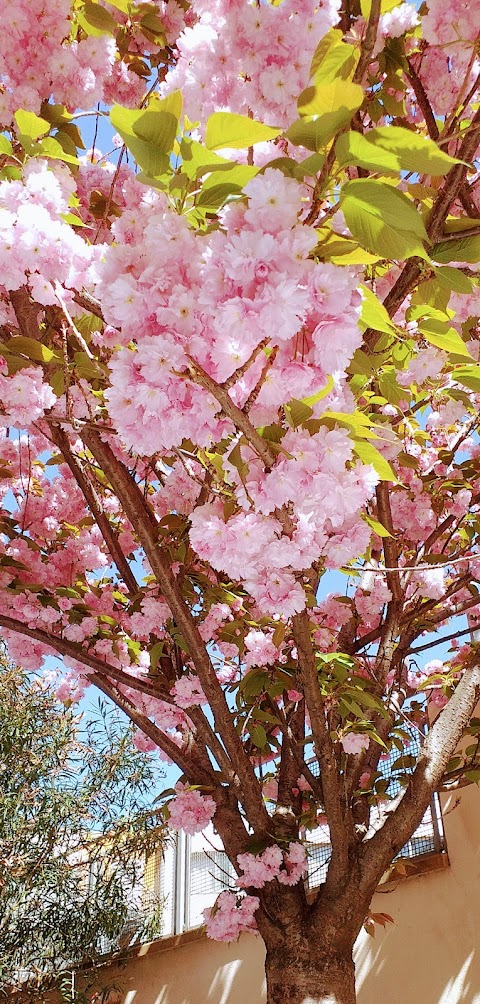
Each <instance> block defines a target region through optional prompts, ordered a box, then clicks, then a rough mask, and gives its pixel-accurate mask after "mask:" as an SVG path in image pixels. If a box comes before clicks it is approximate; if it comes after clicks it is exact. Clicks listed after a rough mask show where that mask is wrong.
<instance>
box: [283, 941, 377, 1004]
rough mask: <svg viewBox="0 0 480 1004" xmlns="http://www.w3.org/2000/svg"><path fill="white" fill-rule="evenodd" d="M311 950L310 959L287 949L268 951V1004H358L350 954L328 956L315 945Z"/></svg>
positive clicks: (302, 953) (289, 947) (305, 955)
mask: <svg viewBox="0 0 480 1004" xmlns="http://www.w3.org/2000/svg"><path fill="white" fill-rule="evenodd" d="M309 948H310V951H309V953H308V955H307V954H305V953H304V951H297V952H294V951H292V948H291V946H288V945H283V946H282V945H277V946H276V947H275V948H274V949H268V947H267V958H266V962H265V970H266V976H267V1004H286V1002H287V1001H288V1004H355V1001H356V999H357V998H356V994H355V967H354V964H353V959H352V955H351V953H347V954H344V955H341V954H335V953H334V952H332V953H328V954H326V953H325V951H324V949H323V948H322V949H321V950H320V949H319V948H318V946H316V945H315V943H312V944H311V945H310V946H309Z"/></svg>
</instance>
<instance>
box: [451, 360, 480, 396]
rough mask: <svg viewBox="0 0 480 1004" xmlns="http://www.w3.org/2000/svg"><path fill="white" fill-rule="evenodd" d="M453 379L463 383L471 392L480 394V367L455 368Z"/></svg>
mask: <svg viewBox="0 0 480 1004" xmlns="http://www.w3.org/2000/svg"><path fill="white" fill-rule="evenodd" d="M452 377H453V379H454V380H457V381H458V383H463V384H464V386H465V387H468V388H469V390H473V391H475V393H477V394H478V393H480V366H474V365H472V366H455V367H454V369H453V370H452Z"/></svg>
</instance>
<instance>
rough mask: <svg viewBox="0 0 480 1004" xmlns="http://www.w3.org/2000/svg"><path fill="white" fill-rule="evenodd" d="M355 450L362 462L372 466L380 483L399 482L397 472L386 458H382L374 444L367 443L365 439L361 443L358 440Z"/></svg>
mask: <svg viewBox="0 0 480 1004" xmlns="http://www.w3.org/2000/svg"><path fill="white" fill-rule="evenodd" d="M353 449H354V452H355V453H356V455H357V457H358V459H359V460H361V461H362V463H363V464H371V465H372V467H373V468H374V470H375V471H376V472H377V474H378V476H379V478H380V481H393V482H394V483H396V482H397V476H396V474H395V471H394V470H393V468H392V467H391V466H390V464H389V463H388V460H385V457H384V456H382V454H381V453H380V452H379V450H377V448H376V447H375V446H374V445H373V443H367V442H365V440H364V439H362V440H361V441H358V440H357V441H356V442H355V444H354V447H353Z"/></svg>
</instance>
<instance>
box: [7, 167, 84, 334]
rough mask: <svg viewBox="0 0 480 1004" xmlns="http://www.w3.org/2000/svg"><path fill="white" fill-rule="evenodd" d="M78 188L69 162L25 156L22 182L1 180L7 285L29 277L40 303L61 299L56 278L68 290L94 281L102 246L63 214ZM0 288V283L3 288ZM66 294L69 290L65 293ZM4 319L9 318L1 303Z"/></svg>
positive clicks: (13, 287)
mask: <svg viewBox="0 0 480 1004" xmlns="http://www.w3.org/2000/svg"><path fill="white" fill-rule="evenodd" d="M74 192H75V179H74V178H73V176H72V174H71V172H70V171H69V170H68V168H67V167H66V165H65V164H58V163H56V164H55V165H54V166H51V164H49V163H48V162H47V161H46V160H43V159H32V160H29V161H27V163H26V165H25V168H24V171H23V178H22V180H21V181H17V180H15V181H8V180H6V181H2V182H0V265H1V283H2V287H3V289H4V290H5V289H6V290H16V289H20V287H21V286H24V285H25V283H27V282H28V285H29V287H30V290H31V294H32V298H33V299H34V300H35V301H36V302H37V303H39V304H41V305H42V306H47V305H49V304H57V305H58V299H57V296H56V293H55V285H54V284H55V283H56V282H59V283H61V284H64V285H65V286H66V287H68V289H82V287H83V286H87V287H88V286H89V285H91V283H92V281H93V278H94V269H95V263H96V262H98V261H99V259H100V256H101V253H102V248H101V247H93V246H89V245H88V244H87V243H86V241H85V240H84V239H83V238H82V237H81V236H80V235H79V234H77V233H75V231H74V230H73V229H72V227H71V226H69V224H68V223H65V221H64V220H63V219H62V214H65V213H68V212H69V211H70V210H69V201H70V198H71V196H72V195H73V193H74ZM2 287H0V288H2ZM65 298H66V299H68V295H67V294H65ZM2 314H3V317H2V320H3V319H4V320H10V319H11V317H10V314H9V313H8V308H6V307H4V306H3V304H2Z"/></svg>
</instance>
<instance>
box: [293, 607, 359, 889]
mask: <svg viewBox="0 0 480 1004" xmlns="http://www.w3.org/2000/svg"><path fill="white" fill-rule="evenodd" d="M293 637H294V640H295V644H296V647H297V652H298V664H299V668H300V674H301V678H302V684H303V691H304V694H305V701H306V704H307V708H308V711H309V715H310V721H311V727H312V735H313V739H314V743H315V750H316V754H317V759H318V762H319V765H320V778H321V782H322V790H323V800H324V805H325V812H326V814H327V819H328V825H329V828H330V839H331V842H332V857H331V861H330V866H329V869H328V874H327V880H326V888H327V889H328V891H329V892H332V893H333V892H334V890H335V889H337V888H339V887H340V885H341V883H342V881H343V879H344V878H345V874H346V872H347V871H348V861H349V854H348V851H349V843H350V840H349V832H348V828H347V824H346V820H345V818H344V810H343V805H342V791H341V786H340V772H339V767H338V763H337V758H336V756H335V750H334V748H333V743H332V740H331V738H330V733H329V730H328V727H327V723H326V720H325V710H324V707H323V702H322V699H321V694H320V690H319V686H318V673H317V666H316V663H315V655H314V652H313V647H312V642H311V637H310V625H309V619H308V613H307V612H306V611H303V612H302V613H301V614H296V615H295V617H294V618H293Z"/></svg>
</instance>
